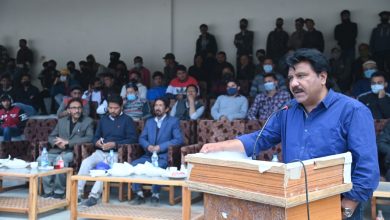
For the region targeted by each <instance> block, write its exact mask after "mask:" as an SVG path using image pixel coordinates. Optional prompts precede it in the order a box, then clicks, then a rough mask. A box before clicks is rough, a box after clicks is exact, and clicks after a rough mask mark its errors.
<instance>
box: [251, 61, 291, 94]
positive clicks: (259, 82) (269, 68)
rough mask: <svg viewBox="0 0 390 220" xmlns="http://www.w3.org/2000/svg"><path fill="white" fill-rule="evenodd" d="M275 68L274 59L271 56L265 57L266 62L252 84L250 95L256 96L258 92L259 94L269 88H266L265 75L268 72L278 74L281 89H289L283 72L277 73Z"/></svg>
mask: <svg viewBox="0 0 390 220" xmlns="http://www.w3.org/2000/svg"><path fill="white" fill-rule="evenodd" d="M274 68H275V65H274V62H273V61H272V59H271V58H270V57H266V58H265V59H264V63H263V71H262V72H260V73H257V74H256V76H255V77H254V78H253V81H252V86H251V88H250V92H249V95H250V96H251V97H256V96H257V94H259V93H265V92H267V90H266V89H265V86H264V76H265V74H268V73H273V74H274V75H275V76H276V78H277V81H278V85H277V86H278V88H279V89H287V87H286V80H285V78H284V77H283V76H282V74H280V73H277V72H276V71H275V70H274Z"/></svg>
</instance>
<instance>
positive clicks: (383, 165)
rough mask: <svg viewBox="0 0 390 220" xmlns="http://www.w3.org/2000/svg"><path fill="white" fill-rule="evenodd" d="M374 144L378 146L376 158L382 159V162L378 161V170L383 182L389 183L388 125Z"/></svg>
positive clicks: (389, 141)
mask: <svg viewBox="0 0 390 220" xmlns="http://www.w3.org/2000/svg"><path fill="white" fill-rule="evenodd" d="M376 143H377V145H378V156H379V158H383V161H379V167H380V170H381V171H382V173H383V175H384V177H385V180H386V181H390V123H387V125H386V126H385V128H384V129H383V131H382V133H381V134H380V135H379V136H378V138H377V141H376Z"/></svg>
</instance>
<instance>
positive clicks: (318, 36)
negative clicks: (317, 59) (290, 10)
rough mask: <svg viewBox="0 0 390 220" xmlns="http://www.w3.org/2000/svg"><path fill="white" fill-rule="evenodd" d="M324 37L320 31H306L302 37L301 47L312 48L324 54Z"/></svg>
mask: <svg viewBox="0 0 390 220" xmlns="http://www.w3.org/2000/svg"><path fill="white" fill-rule="evenodd" d="M324 46H325V43H324V37H323V36H322V33H321V32H320V31H317V30H316V29H314V30H313V31H307V32H306V33H305V35H304V36H303V45H302V47H304V48H314V49H317V50H319V51H321V52H324Z"/></svg>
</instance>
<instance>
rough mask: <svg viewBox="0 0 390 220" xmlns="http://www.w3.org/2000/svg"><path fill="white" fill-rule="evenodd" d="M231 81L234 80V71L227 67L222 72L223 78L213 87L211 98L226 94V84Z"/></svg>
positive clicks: (214, 83) (215, 82)
mask: <svg viewBox="0 0 390 220" xmlns="http://www.w3.org/2000/svg"><path fill="white" fill-rule="evenodd" d="M229 80H234V71H233V69H231V68H230V67H225V68H223V70H222V76H221V77H220V78H219V79H217V80H216V81H214V82H213V84H212V87H211V94H209V95H210V97H212V98H217V97H218V96H220V95H224V94H226V83H227V82H228V81H229Z"/></svg>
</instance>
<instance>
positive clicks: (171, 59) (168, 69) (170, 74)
mask: <svg viewBox="0 0 390 220" xmlns="http://www.w3.org/2000/svg"><path fill="white" fill-rule="evenodd" d="M163 59H164V62H165V67H164V76H165V82H170V81H171V80H172V79H173V78H174V77H175V76H176V71H177V69H176V68H177V66H178V65H179V63H178V62H176V60H175V55H173V53H167V54H165V56H164V57H163Z"/></svg>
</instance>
